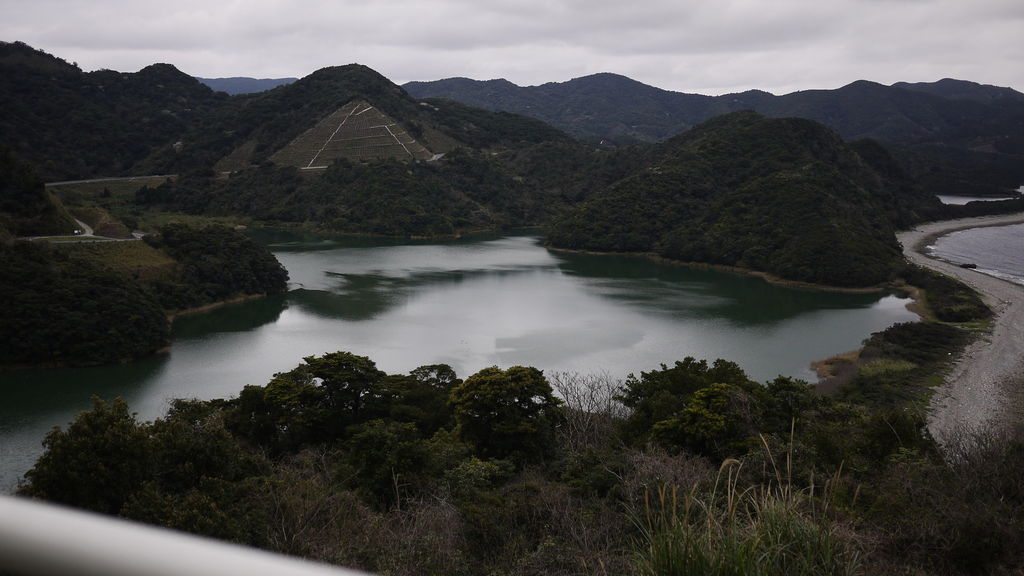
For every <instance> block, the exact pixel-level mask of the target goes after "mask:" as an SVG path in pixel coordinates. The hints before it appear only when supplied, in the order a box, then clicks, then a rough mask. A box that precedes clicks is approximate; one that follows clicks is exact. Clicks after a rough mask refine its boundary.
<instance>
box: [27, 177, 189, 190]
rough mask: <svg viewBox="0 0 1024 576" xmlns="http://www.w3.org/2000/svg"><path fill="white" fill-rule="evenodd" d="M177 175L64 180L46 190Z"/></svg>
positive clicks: (49, 184)
mask: <svg viewBox="0 0 1024 576" xmlns="http://www.w3.org/2000/svg"><path fill="white" fill-rule="evenodd" d="M175 176H177V174H154V175H152V176H118V177H115V178H92V179H88V180H64V181H61V182H47V183H46V184H45V186H46V187H47V188H49V187H51V186H65V185H69V184H88V183H90V182H126V181H129V180H149V179H153V178H174V177H175Z"/></svg>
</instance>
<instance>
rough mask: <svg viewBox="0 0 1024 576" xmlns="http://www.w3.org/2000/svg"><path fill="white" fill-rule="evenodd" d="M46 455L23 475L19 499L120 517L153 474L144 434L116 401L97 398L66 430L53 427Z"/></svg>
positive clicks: (46, 442)
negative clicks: (131, 496) (56, 503)
mask: <svg viewBox="0 0 1024 576" xmlns="http://www.w3.org/2000/svg"><path fill="white" fill-rule="evenodd" d="M43 446H45V447H46V451H45V452H44V453H43V455H42V456H40V457H39V460H38V461H37V462H36V464H35V466H33V467H32V469H31V470H29V471H28V472H26V473H25V478H26V480H27V481H28V483H27V484H25V485H23V486H21V487H20V488H19V489H18V492H19V493H20V494H23V495H26V496H32V497H36V498H43V499H45V500H50V501H52V502H59V503H62V504H70V505H74V506H78V507H81V508H86V509H89V510H94V511H96V512H102V513H105V514H117V513H118V512H120V510H121V507H122V506H124V504H125V502H126V501H127V500H128V498H129V497H130V495H131V494H133V493H134V492H135V491H136V490H138V489H139V487H140V486H141V485H142V483H143V482H144V481H145V479H146V478H147V477H148V476H149V474H150V469H151V455H150V454H151V451H150V442H149V438H148V436H147V433H146V430H145V428H144V427H143V426H141V425H140V424H139V423H138V421H136V419H135V415H134V414H131V413H129V412H128V404H127V403H126V402H125V401H124V400H122V399H120V398H117V399H115V400H114V401H113V402H109V403H108V402H104V401H103V400H100V399H99V398H93V407H92V410H89V411H87V412H82V413H81V414H79V415H78V417H77V418H75V420H74V421H72V422H71V424H69V425H68V427H67V430H61V429H60V428H54V429H53V430H52V431H50V433H49V434H47V435H46V439H45V440H43Z"/></svg>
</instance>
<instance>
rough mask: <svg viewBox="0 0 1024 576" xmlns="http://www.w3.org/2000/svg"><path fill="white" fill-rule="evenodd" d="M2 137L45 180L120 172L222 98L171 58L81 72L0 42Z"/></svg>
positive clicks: (174, 136)
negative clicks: (131, 68)
mask: <svg viewBox="0 0 1024 576" xmlns="http://www.w3.org/2000/svg"><path fill="white" fill-rule="evenodd" d="M0 72H2V73H0V78H2V81H0V109H3V110H4V115H3V118H2V119H0V142H4V143H7V144H10V145H12V146H15V147H16V151H17V152H18V154H20V155H21V156H22V157H24V158H25V159H26V160H27V161H28V162H30V163H31V164H32V165H33V166H35V167H36V169H37V170H39V172H40V173H41V174H42V175H43V177H44V178H46V179H47V180H70V179H76V178H88V177H98V176H114V175H118V174H123V173H125V172H126V171H128V170H129V169H130V168H131V167H132V166H133V165H135V164H136V163H137V162H139V161H140V160H142V159H143V158H145V157H146V156H148V155H149V154H150V151H151V149H152V148H153V147H154V146H160V145H163V144H165V143H166V144H172V143H173V142H175V141H177V139H178V138H180V137H181V136H182V135H183V134H184V133H185V132H186V131H187V130H188V129H189V127H191V126H193V125H194V124H196V123H200V122H205V121H206V120H208V119H209V118H210V117H211V116H212V115H213V113H214V111H215V110H218V109H220V108H221V107H222V106H223V104H224V103H225V100H226V96H224V95H223V94H215V93H214V92H213V91H211V90H210V89H209V88H207V87H206V86H203V85H202V84H200V83H199V82H198V81H197V80H196V79H195V78H192V77H191V76H188V75H187V74H184V73H182V72H180V71H178V70H177V69H175V68H174V67H173V66H171V65H169V64H154V65H152V66H147V67H146V68H143V69H142V70H140V71H138V72H136V73H132V74H122V73H120V72H114V71H112V70H98V71H95V72H88V73H86V72H83V71H82V70H80V69H78V68H77V67H75V66H71V65H69V64H67V63H66V62H63V61H61V60H59V59H57V58H54V57H52V56H50V55H49V54H46V53H43V52H39V51H37V50H33V49H32V48H30V47H28V46H26V45H24V44H20V43H13V44H9V43H6V42H4V43H2V44H0Z"/></svg>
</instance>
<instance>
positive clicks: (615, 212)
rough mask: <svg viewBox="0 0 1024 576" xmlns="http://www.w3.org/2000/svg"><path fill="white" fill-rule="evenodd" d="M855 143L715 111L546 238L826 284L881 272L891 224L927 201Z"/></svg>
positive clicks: (804, 123) (801, 126) (901, 222)
mask: <svg viewBox="0 0 1024 576" xmlns="http://www.w3.org/2000/svg"><path fill="white" fill-rule="evenodd" d="M859 147H861V148H862V149H863V150H864V152H865V154H864V156H861V155H860V154H858V153H857V151H856V147H852V146H849V145H846V144H845V143H843V141H842V140H841V139H840V138H839V137H838V135H836V134H835V133H834V132H832V131H831V130H829V129H828V128H826V127H824V126H822V125H820V124H817V123H814V122H811V121H808V120H802V119H795V118H794V119H769V118H766V117H763V116H760V115H758V114H756V113H754V112H736V113H733V114H729V115H726V116H721V117H718V118H716V119H714V120H710V121H708V122H706V123H704V124H702V125H700V126H698V127H696V128H694V129H692V130H690V131H688V132H686V133H684V134H682V135H680V136H677V137H675V138H673V139H671V140H668V141H667V142H665V143H664V144H661V145H659V146H658V147H657V148H656V149H655V150H654V152H653V153H652V159H651V161H650V163H649V165H648V166H647V168H646V169H645V170H642V171H638V172H637V173H635V174H633V175H632V176H630V177H628V178H625V179H623V180H621V181H619V182H617V183H616V184H614V185H612V186H610V187H608V188H606V189H604V190H602V191H601V192H599V193H597V194H596V195H595V196H594V197H592V198H591V199H589V200H587V201H585V202H583V203H582V204H581V205H580V206H579V207H578V208H577V209H576V210H574V211H572V212H570V213H569V214H568V215H567V216H565V217H564V218H562V219H561V220H559V221H557V222H555V223H554V224H553V225H552V226H551V228H550V230H549V234H548V240H549V242H550V243H551V244H552V245H553V246H556V247H560V248H572V249H584V250H600V251H615V252H653V253H656V254H658V255H660V256H664V257H666V258H670V259H673V260H681V261H687V262H702V263H708V264H721V265H728V266H739V267H742V268H747V269H753V270H761V271H764V272H768V273H771V274H775V275H778V276H781V277H783V278H786V279H790V280H799V281H806V282H814V283H821V284H831V285H836V286H866V285H871V284H877V283H880V282H884V281H886V280H888V279H889V278H890V276H891V275H892V274H893V272H894V271H895V269H896V266H897V264H898V262H899V261H900V259H901V252H900V248H899V246H898V245H897V243H896V238H895V235H894V230H895V229H896V227H898V226H905V225H906V224H908V223H910V222H913V221H915V220H918V219H920V218H921V214H919V213H918V212H919V211H921V210H928V209H929V208H932V209H934V208H935V207H936V205H937V204H938V201H937V200H936V199H935V198H934V196H932V195H930V194H928V193H924V192H921V191H920V190H919V189H916V188H915V187H914V186H913V184H912V182H910V181H909V179H908V178H907V177H906V176H905V175H902V174H900V173H899V172H898V171H896V172H893V170H892V166H891V164H892V162H891V159H889V158H887V157H886V155H885V153H884V150H883V149H881V147H879V146H877V144H873V143H870V142H865V143H862V144H859ZM873 164H874V165H873ZM876 166H877V167H878V169H876ZM879 169H881V170H883V171H884V172H882V171H880V170H879Z"/></svg>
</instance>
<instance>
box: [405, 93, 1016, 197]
mask: <svg viewBox="0 0 1024 576" xmlns="http://www.w3.org/2000/svg"><path fill="white" fill-rule="evenodd" d="M404 88H405V89H406V90H407V91H408V92H409V93H410V94H411V95H413V96H414V97H416V98H442V99H450V100H455V101H458V102H462V103H465V104H469V105H471V106H477V107H480V108H485V109H488V110H502V111H506V112H513V113H517V114H524V115H527V116H533V117H534V118H538V119H540V120H543V121H545V122H547V123H549V124H551V125H552V126H555V127H557V128H561V129H562V130H565V131H566V132H568V133H569V134H571V135H573V136H575V137H577V138H580V139H582V140H584V141H591V142H595V143H596V142H603V143H605V144H632V143H650V142H658V141H662V140H665V139H668V138H670V137H672V136H674V135H676V134H679V133H680V132H683V131H686V130H689V129H690V128H692V127H693V126H695V125H696V124H699V123H701V122H704V121H706V120H708V119H710V118H713V117H715V116H719V115H722V114H726V113H729V112H735V111H740V110H754V111H757V112H759V113H761V114H764V115H765V116H769V117H775V118H781V117H796V118H806V119H809V120H815V121H817V122H820V123H822V124H825V125H826V126H829V127H830V128H832V129H833V130H835V131H837V132H838V133H839V134H840V136H842V137H843V138H844V139H845V140H847V141H853V140H858V139H861V138H871V139H875V140H878V141H880V142H882V143H884V144H886V145H887V146H890V147H892V148H893V149H894V151H895V152H896V153H897V155H898V156H899V158H900V159H901V161H902V162H904V163H905V164H906V165H907V167H908V168H909V169H910V171H911V172H912V173H913V174H914V175H915V176H916V177H918V178H921V179H922V181H923V184H924V185H925V186H926V187H929V188H933V189H935V190H936V191H937V192H941V191H943V190H948V189H950V188H956V189H959V190H960V191H961V192H965V193H968V192H974V193H979V194H990V193H992V192H993V191H994V189H1002V190H1013V189H1016V188H1017V187H1018V186H1020V185H1021V184H1022V183H1024V94H1022V93H1020V92H1017V91H1015V90H1012V89H1010V88H1000V87H996V86H988V85H982V84H977V83H974V82H967V81H962V80H951V79H946V80H940V81H938V82H934V83H917V84H908V83H900V84H895V85H893V86H884V85H882V84H877V83H874V82H868V81H863V80H862V81H857V82H853V83H851V84H849V85H847V86H843V87H842V88H839V89H836V90H806V91H802V92H794V93H792V94H787V95H784V96H775V95H773V94H769V93H768V92H763V91H759V90H750V91H747V92H742V93H737V94H726V95H723V96H704V95H700V94H685V93H680V92H671V91H668V90H662V89H660V88H655V87H653V86H648V85H646V84H642V83H640V82H637V81H635V80H631V79H629V78H626V77H624V76H619V75H616V74H594V75H592V76H585V77H582V78H576V79H574V80H570V81H568V82H554V83H548V84H543V85H540V86H528V87H523V86H517V85H515V84H513V83H511V82H509V81H507V80H487V81H477V80H470V79H467V78H450V79H447V80H438V81H435V82H410V83H408V84H405V85H404Z"/></svg>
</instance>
